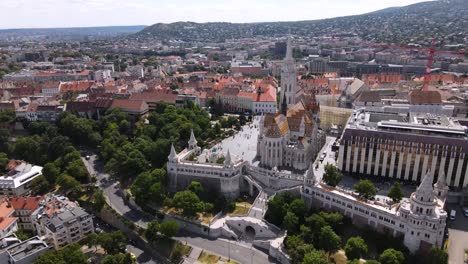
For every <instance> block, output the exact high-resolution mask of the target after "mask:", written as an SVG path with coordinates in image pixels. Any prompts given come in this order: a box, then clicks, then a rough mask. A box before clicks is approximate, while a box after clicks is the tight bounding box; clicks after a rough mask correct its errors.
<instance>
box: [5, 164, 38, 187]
mask: <svg viewBox="0 0 468 264" xmlns="http://www.w3.org/2000/svg"><path fill="white" fill-rule="evenodd" d="M7 170H8V173H7V174H5V175H3V176H2V177H0V195H9V196H23V195H25V194H28V193H29V192H30V185H31V182H32V180H34V179H35V178H37V177H39V176H41V175H42V167H41V166H36V165H32V164H29V163H26V162H24V161H20V160H11V161H10V162H9V163H8V165H7Z"/></svg>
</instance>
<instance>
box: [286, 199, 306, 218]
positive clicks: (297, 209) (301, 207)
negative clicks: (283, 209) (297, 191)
mask: <svg viewBox="0 0 468 264" xmlns="http://www.w3.org/2000/svg"><path fill="white" fill-rule="evenodd" d="M289 210H290V211H291V212H293V213H294V214H295V215H296V216H297V217H298V218H299V219H303V218H304V216H305V214H306V213H307V205H306V204H305V202H304V200H302V199H295V200H294V201H292V203H291V204H290V205H289Z"/></svg>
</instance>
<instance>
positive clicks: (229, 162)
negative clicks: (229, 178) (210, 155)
mask: <svg viewBox="0 0 468 264" xmlns="http://www.w3.org/2000/svg"><path fill="white" fill-rule="evenodd" d="M224 167H225V168H231V167H232V159H231V152H229V149H228V151H227V154H226V157H225V158H224Z"/></svg>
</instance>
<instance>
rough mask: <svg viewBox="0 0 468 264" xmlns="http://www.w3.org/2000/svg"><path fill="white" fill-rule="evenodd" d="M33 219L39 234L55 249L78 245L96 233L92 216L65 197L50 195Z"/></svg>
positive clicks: (33, 215)
mask: <svg viewBox="0 0 468 264" xmlns="http://www.w3.org/2000/svg"><path fill="white" fill-rule="evenodd" d="M32 217H33V218H34V221H35V225H36V231H37V234H38V235H39V236H44V237H46V240H47V241H50V244H51V245H53V246H54V247H55V249H60V248H63V247H64V246H66V245H68V244H71V243H76V242H78V241H80V240H81V239H83V238H85V237H86V236H87V235H88V234H89V233H91V232H93V231H94V227H93V219H92V216H91V215H90V214H88V213H87V212H86V211H85V210H84V209H83V208H81V207H79V205H78V203H76V202H72V201H70V200H68V198H67V197H64V196H57V195H48V196H47V197H46V198H45V200H44V201H42V202H41V203H40V207H39V209H38V210H36V211H35V212H34V213H33V214H32Z"/></svg>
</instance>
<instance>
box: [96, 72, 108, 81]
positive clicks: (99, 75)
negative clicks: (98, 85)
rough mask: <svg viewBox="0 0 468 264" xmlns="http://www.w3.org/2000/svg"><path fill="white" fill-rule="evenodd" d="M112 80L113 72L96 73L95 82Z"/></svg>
mask: <svg viewBox="0 0 468 264" xmlns="http://www.w3.org/2000/svg"><path fill="white" fill-rule="evenodd" d="M111 79H112V72H111V70H98V71H95V72H94V80H95V81H96V82H107V81H108V80H111Z"/></svg>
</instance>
